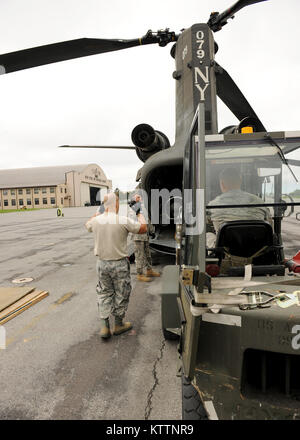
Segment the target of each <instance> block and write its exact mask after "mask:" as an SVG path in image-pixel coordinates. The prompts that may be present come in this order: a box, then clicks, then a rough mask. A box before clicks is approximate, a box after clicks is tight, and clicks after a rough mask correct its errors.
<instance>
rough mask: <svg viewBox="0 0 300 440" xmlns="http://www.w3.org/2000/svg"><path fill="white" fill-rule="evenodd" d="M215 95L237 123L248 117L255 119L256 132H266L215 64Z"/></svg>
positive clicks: (239, 92)
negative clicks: (235, 118) (234, 117)
mask: <svg viewBox="0 0 300 440" xmlns="http://www.w3.org/2000/svg"><path fill="white" fill-rule="evenodd" d="M216 67H217V68H216V82H217V95H218V96H219V98H220V99H221V100H222V101H223V102H224V104H225V105H226V106H227V107H228V108H229V110H231V111H232V113H233V114H234V115H235V116H236V117H237V118H238V120H239V121H241V120H242V119H244V118H246V117H247V116H248V117H251V118H255V119H257V123H258V124H257V129H258V131H266V129H265V127H264V126H263V124H262V122H261V121H260V120H259V118H258V117H257V115H256V113H255V111H254V110H253V108H252V107H251V105H250V104H249V102H248V101H247V99H246V98H245V96H244V95H243V93H242V92H241V91H240V89H239V88H238V86H237V85H236V84H235V82H234V81H233V79H232V78H231V76H230V75H229V74H228V73H227V72H226V70H225V69H223V67H221V66H220V65H219V64H218V63H216Z"/></svg>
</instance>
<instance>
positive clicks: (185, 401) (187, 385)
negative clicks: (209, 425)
mask: <svg viewBox="0 0 300 440" xmlns="http://www.w3.org/2000/svg"><path fill="white" fill-rule="evenodd" d="M181 380H182V420H208V417H207V414H206V411H205V409H204V406H203V403H202V400H201V398H200V396H199V393H198V391H197V390H196V388H195V387H193V385H192V384H191V382H190V381H189V380H188V379H187V378H186V377H184V375H182V377H181Z"/></svg>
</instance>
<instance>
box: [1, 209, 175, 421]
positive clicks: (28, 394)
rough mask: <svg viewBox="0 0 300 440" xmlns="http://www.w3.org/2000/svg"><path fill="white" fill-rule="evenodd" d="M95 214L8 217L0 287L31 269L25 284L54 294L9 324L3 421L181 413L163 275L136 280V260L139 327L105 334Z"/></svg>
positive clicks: (134, 310)
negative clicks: (90, 222)
mask: <svg viewBox="0 0 300 440" xmlns="http://www.w3.org/2000/svg"><path fill="white" fill-rule="evenodd" d="M94 212H95V208H94V207H85V208H68V209H65V210H64V217H57V215H56V210H55V209H53V210H51V209H50V210H49V209H47V210H40V211H28V212H16V213H7V214H2V215H1V216H0V225H1V231H2V234H1V237H2V238H1V257H0V259H1V264H0V286H3V287H4V286H14V285H16V284H13V283H12V280H14V279H16V278H23V277H25V278H28V277H31V278H33V281H32V282H30V283H27V284H26V286H33V287H36V288H37V289H41V290H48V291H49V293H50V294H49V296H48V297H47V298H45V299H43V300H42V301H41V302H39V303H37V304H35V305H34V306H32V307H31V308H29V309H27V310H26V311H25V312H24V313H22V314H20V315H18V316H17V317H15V318H14V319H12V320H11V321H8V322H7V323H5V324H4V327H5V330H6V349H5V350H0V363H1V375H0V389H1V393H0V420H6V419H14V420H17V419H21V420H27V419H34V420H38V419H46V420H60V419H64V420H69V419H71V420H79V419H84V420H180V419H181V379H180V377H178V376H177V370H178V353H177V342H176V341H166V340H165V339H164V338H163V335H162V331H161V318H160V295H159V292H160V282H161V279H160V278H157V279H155V280H154V281H152V282H151V283H141V282H136V280H135V265H134V264H133V265H131V270H132V285H133V290H132V294H131V298H130V305H129V310H128V313H127V319H128V320H130V321H132V322H133V324H134V327H133V329H132V330H131V331H130V332H128V333H125V334H123V335H120V336H113V337H112V338H111V339H110V340H108V341H103V340H102V339H101V338H100V336H99V321H98V316H97V306H96V294H95V286H96V283H97V277H96V271H95V266H96V257H95V256H94V255H93V235H92V234H89V233H88V232H87V230H86V229H85V227H84V223H85V222H86V220H87V219H88V218H89V217H90V216H91V215H92V214H93V213H94ZM155 270H162V267H161V266H155ZM20 285H22V284H20Z"/></svg>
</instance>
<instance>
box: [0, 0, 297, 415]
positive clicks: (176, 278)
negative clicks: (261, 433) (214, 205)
mask: <svg viewBox="0 0 300 440" xmlns="http://www.w3.org/2000/svg"><path fill="white" fill-rule="evenodd" d="M262 1H268V0H256V1H253V0H252V1H251V0H239V1H237V2H236V3H235V4H234V5H233V6H231V7H230V8H228V9H226V10H225V11H224V12H223V13H218V12H213V13H212V14H211V16H210V18H209V20H208V22H207V23H205V24H203V23H200V24H195V25H193V26H192V27H190V28H188V29H185V30H182V31H181V33H180V34H176V33H175V32H172V31H170V30H169V29H165V30H160V31H157V32H152V31H148V32H147V33H146V34H145V35H144V36H143V37H141V38H137V39H134V40H103V39H102V40H99V39H97V40H96V39H93V40H91V39H80V40H73V41H67V42H63V43H56V44H53V45H47V46H41V47H37V48H33V49H26V50H24V51H18V52H13V53H9V54H5V55H0V71H1V72H2V73H9V72H13V71H17V70H23V69H26V68H30V67H35V66H39V65H43V64H50V63H54V62H58V61H64V60H67V59H71V58H78V57H83V56H88V55H93V54H100V53H105V52H111V51H118V50H122V49H127V48H131V47H135V46H143V45H148V44H158V45H159V46H162V47H164V46H166V45H167V44H172V49H171V55H172V56H173V58H174V59H175V63H176V70H175V72H174V73H173V78H174V80H175V81H176V135H175V142H174V145H170V142H169V140H168V138H167V136H166V135H165V134H164V133H162V132H160V131H158V130H157V129H154V128H153V127H151V126H150V125H149V124H145V123H143V124H139V125H138V126H137V127H135V128H134V129H133V131H132V141H133V144H134V145H135V146H127V147H126V146H120V147H115V148H122V149H123V148H125V149H132V150H136V153H137V155H138V157H139V158H140V159H141V160H142V162H144V165H143V167H142V168H141V169H140V170H139V172H138V175H137V182H138V184H139V186H140V188H142V189H144V190H145V192H146V193H147V194H149V196H150V197H149V198H150V202H151V191H152V190H153V189H157V190H160V189H162V188H166V189H169V190H170V191H172V190H174V189H176V188H181V187H182V185H183V183H184V182H185V181H187V183H189V182H188V181H189V180H192V181H193V185H194V186H196V185H198V183H199V182H198V180H199V179H198V177H199V176H200V178H202V176H201V172H200V173H199V172H198V171H199V167H198V165H199V164H198V162H197V163H196V164H195V165H196V166H195V167H193V166H194V165H193V160H194V159H195V157H196V156H193V155H190V157H186V152H187V151H189V141H187V139H188V137H191V135H192V136H194V135H195V132H194V131H193V129H192V128H191V127H194V122H195V121H196V122H197V119H195V115H197V114H200V115H202V117H203V119H202V125H201V129H202V132H201V130H199V127H198V148H199V146H200V144H201V142H200V134H201V133H202V137H203V136H204V135H205V136H204V137H205V139H202V141H204V142H202V146H204V148H203V149H202V153H201V154H202V156H204V161H202V162H205V160H206V159H205V154H206V147H207V151H208V155H209V154H210V156H208V158H209V161H210V162H211V164H213V165H215V164H216V162H217V165H218V166H219V165H223V164H224V163H225V162H226V161H227V162H228V157H224V154H225V153H226V152H229V153H230V152H231V151H232V150H235V151H234V155H233V156H232V157H231V158H229V161H230V160H231V159H233V162H232V163H235V164H236V165H237V164H238V163H239V162H237V160H236V159H237V158H238V157H239V156H242V161H240V162H242V163H243V166H244V169H245V170H246V169H247V170H250V172H251V170H252V171H253V170H254V171H256V172H257V171H260V174H258V173H256V174H255V173H253V172H252V175H251V177H252V181H251V183H253V186H254V187H255V188H256V189H260V190H262V191H264V188H267V186H268V185H269V180H268V179H269V178H270V177H272V178H273V180H274V182H275V183H276V182H277V189H275V190H274V191H273V193H274V194H273V195H274V196H275V197H274V201H275V203H271V205H274V211H275V215H274V234H272V233H271V234H270V243H269V245H270V246H268V247H270V248H272V252H273V251H274V258H275V260H276V261H271V263H270V262H268V261H267V262H263V264H258V265H257V267H254V268H253V273H254V275H255V270H256V271H262V270H263V271H264V275H266V277H265V278H266V279H264V278H263V282H264V285H263V287H262V288H261V289H260V290H259V291H256V289H254V288H253V285H249V286H248V287H247V286H246V287H245V286H244V282H245V280H240V279H239V278H238V277H240V278H242V277H243V276H244V267H238V269H239V270H240V269H241V273H240V274H238V275H236V272H235V273H233V275H229V276H228V278H222V277H220V278H217V277H215V279H214V280H213V281H215V283H213V282H212V283H211V279H210V278H209V277H208V276H207V275H208V274H207V273H205V270H206V267H205V264H206V255H205V251H206V249H205V243H204V246H203V242H201V243H200V240H198V237H197V236H195V237H193V236H192V237H191V238H190V241H189V240H187V241H185V242H184V239H185V238H184V237H183V239H182V236H181V237H179V242H180V245H182V243H183V246H182V252H181V256H179V261H177V263H179V264H176V265H172V266H167V267H166V268H165V269H166V270H165V271H164V274H163V277H162V284H163V288H162V293H161V296H162V318H163V319H162V321H163V322H162V329H163V332H164V336H165V339H172V336H174V335H176V332H175V333H174V332H172V331H170V330H176V331H178V333H180V341H179V350H178V351H179V353H180V355H181V360H182V366H181V368H182V372H183V375H182V377H183V418H184V419H186V420H190V419H191V418H192V419H195V420H199V419H203V418H207V414H208V418H210V419H214V418H216V416H218V418H223V419H234V418H236V419H243V418H252V419H253V418H280V417H282V414H283V415H284V417H286V418H299V417H300V413H299V405H298V402H299V389H300V388H299V380H298V375H297V374H296V372H297V371H298V370H299V357H300V356H299V355H298V353H297V352H295V351H293V350H294V348H293V347H292V346H290V344H289V342H290V338H291V336H292V335H291V330H292V329H291V328H290V327H291V325H292V324H294V323H295V324H297V323H299V311H298V309H297V305H296V301H297V302H298V305H299V297H298V294H297V297H296V296H295V294H296V293H297V292H298V288H299V287H297V286H299V278H298V276H297V273H296V271H295V274H290V275H292V277H289V276H287V275H286V276H285V277H284V276H283V273H284V272H285V270H286V268H285V266H284V265H283V264H282V263H283V255H282V251H283V249H282V242H281V234H280V232H281V229H280V226H281V220H282V217H283V213H284V211H285V206H284V203H283V201H282V200H281V196H282V191H281V187H282V173H281V168H282V164H284V165H285V166H286V167H287V168H289V170H290V172H291V174H293V172H292V170H291V168H290V166H291V165H292V166H299V165H300V161H299V160H292V159H286V157H285V154H286V153H289V152H292V151H294V150H296V149H297V148H298V147H299V138H300V136H299V132H298V134H297V135H296V134H295V133H296V132H294V133H290V134H289V135H286V133H284V132H281V133H275V134H273V133H272V134H270V133H268V132H267V131H266V128H265V127H264V125H263V123H262V121H261V120H260V119H259V117H258V116H257V114H256V113H255V111H254V110H253V108H252V107H251V105H250V104H249V102H248V101H247V100H246V98H245V96H244V95H243V93H242V92H241V91H240V89H239V88H238V86H237V85H236V84H235V82H234V81H233V79H232V78H231V77H230V75H229V74H228V73H227V71H226V70H225V69H224V68H223V67H221V66H220V65H219V64H218V63H217V62H216V61H215V59H214V58H215V54H216V53H217V50H218V47H217V44H216V43H215V41H214V38H213V34H214V33H215V32H218V31H220V30H221V29H222V28H223V27H224V25H226V24H227V22H228V20H229V19H230V18H233V16H234V14H236V13H237V12H238V11H239V10H241V9H242V8H244V7H246V6H250V5H252V4H255V3H260V2H262ZM217 96H218V97H219V98H220V99H221V100H222V101H223V102H224V103H225V105H226V106H227V107H228V108H229V110H230V111H231V112H232V113H233V114H234V115H235V117H236V118H237V119H238V121H239V123H238V125H235V126H233V125H232V126H228V127H225V128H223V129H222V130H221V131H220V132H219V131H218V120H217V105H216V98H217ZM199 105H200V109H202V110H201V111H200V112H199V110H198V109H199ZM278 139H280V140H278ZM256 143H261V144H262V145H256ZM279 143H280V144H281V145H283V148H281V146H280V145H279ZM212 144H214V145H212ZM233 144H235V148H233ZM249 144H250V145H249ZM223 145H225V148H224V147H223ZM193 146H194V147H195V149H196V146H197V142H196V141H195V143H194V145H193ZM256 146H258V147H260V148H257V149H255V148H256ZM75 147H76V146H75ZM77 147H79V148H82V146H77ZM86 147H87V148H90V147H91V146H86ZM73 148H74V146H73ZM92 148H93V146H92ZM94 148H110V147H105V146H94ZM203 150H204V152H205V153H204V152H203ZM250 150H251V151H250ZM258 151H262V152H263V153H264V154H263V155H261V156H258V162H259V166H256V165H255V160H256V154H255V153H257V152H258ZM216 152H217V153H218V160H217V161H216V158H217V156H216ZM225 156H226V154H225ZM189 159H190V161H189ZM218 161H219V162H218ZM194 162H195V161H194ZM200 162H201V161H199V163H200ZM190 163H192V166H190ZM273 164H274V166H273ZM279 167H280V168H279ZM215 168H216V167H215ZM211 169H212V168H211ZM278 171H279V172H278ZM264 172H265V174H264ZM272 173H273V174H272ZM190 177H191V179H190ZM212 177H215V176H209V179H208V181H209V183H210V185H209V186H208V191H207V194H209V191H211V194H209V196H210V199H212V198H213V197H214V194H213V192H216V191H217V188H216V184H215V179H213V178H212ZM245 177H249V175H246V176H245ZM253 177H254V178H255V179H253ZM249 180H250V179H248V181H249ZM259 187H260V188H259ZM265 195H267V190H265ZM166 203H168V204H169V207H171V206H170V205H171V203H172V201H171V200H167V201H166ZM289 205H290V206H292V205H298V206H299V205H300V203H293V202H291V203H289ZM231 207H232V206H231ZM161 208H162V211H161V217H162V216H163V209H164V206H162V207H161ZM205 208H206V207H205V205H204V206H203V210H202V214H203V215H205ZM161 217H160V218H159V222H158V224H157V230H158V232H157V235H158V237H157V240H156V243H155V242H152V247H153V248H154V249H157V250H158V248H160V249H161V250H162V251H163V252H166V253H174V249H175V247H174V246H173V244H172V243H174V242H175V240H174V231H175V228H176V226H177V224H176V222H175V218H173V219H172V220H173V222H171V224H170V225H168V226H165V225H164V224H162V222H161V221H160V219H161ZM269 226H270V225H269ZM268 229H269V231H270V228H268ZM176 232H177V228H176ZM246 232H248V231H246ZM202 235H205V234H202ZM246 236H247V237H248V235H247V234H246ZM237 237H238V239H239V238H241V235H240V234H238V235H237ZM273 238H275V241H274V242H273ZM253 241H254V239H253ZM271 241H272V243H271ZM198 242H199V243H198ZM198 244H199V246H198V248H197V245H198ZM200 245H201V246H202V247H201V246H200ZM198 249H199V250H200V251H201V252H202V254H201V256H202V258H198V257H199V253H198ZM269 251H270V249H269ZM275 251H276V252H275ZM234 255H235V254H234ZM272 255H273V254H272ZM176 257H177V255H176ZM258 258H266V255H260V256H258ZM181 259H183V264H181V263H182V261H181ZM291 264H292V266H293V267H298V268H300V260H299V258H298V260H297V261H296V260H295V261H292V263H291ZM200 265H201V267H200ZM203 265H204V267H202V266H203ZM254 266H255V265H254ZM234 269H235V270H236V269H237V268H234ZM232 270H233V269H232V268H231V271H232ZM245 272H246V271H245ZM272 275H275V280H276V281H277V282H275V281H274V280H273V279H272ZM245 276H246V273H245ZM245 278H246V277H245ZM250 281H251V280H250ZM226 282H227V283H226ZM241 282H242V287H243V289H244V288H246V289H247V290H248V291H244V292H243V291H242V290H239V292H238V293H236V292H229V293H230V294H231V295H234V297H233V296H231V299H230V300H229V299H228V297H227V296H225V295H227V292H225V290H226V289H225V287H226V286H225V287H224V285H225V284H227V287H228V290H231V289H232V287H234V286H235V285H236V286H237V288H238V289H239V288H240V283H241ZM255 282H256V284H257V285H259V284H260V283H259V282H258V281H255ZM217 283H219V284H220V286H219V288H218V289H217V288H216V286H214V285H213V284H217ZM211 284H212V286H211ZM205 289H207V290H208V293H209V295H210V297H209V295H207V294H206V291H205ZM267 289H269V290H271V291H272V292H271V293H268V292H265V290H267ZM294 289H297V290H296V291H295V292H293V290H294ZM214 290H215V291H214ZM219 292H220V295H217V294H219ZM240 293H243V297H241V295H240ZM279 294H280V295H281V296H280V297H279V296H278V295H279ZM265 295H267V298H264V296H265ZM288 295H294V297H293V300H294V301H295V303H294V305H292V307H294V309H293V313H292V314H291V313H290V312H289V309H288V308H287V309H285V306H286V303H285V304H282V301H283V303H284V302H285V301H287V302H288V301H290V300H291V297H289V296H288ZM201 296H202V298H201ZM224 299H226V300H227V303H225V302H224V303H222V301H223V300H224ZM228 301H230V304H231V305H234V306H236V305H238V306H239V308H240V306H241V308H240V309H239V310H237V308H236V307H235V308H234V307H232V309H233V310H231V309H227V310H226V311H225V313H223V310H222V309H225V307H224V306H225V305H226V304H227V305H228ZM237 301H239V303H237ZM275 301H277V302H276V303H275ZM271 302H273V303H274V304H275V306H274V307H273V306H272V307H271V306H270V304H271ZM212 303H213V305H214V306H215V307H214V308H215V309H216V308H217V309H221V312H220V311H219V310H217V311H216V310H215V311H214V312H212V311H210V310H208V309H207V307H204V306H206V305H208V304H212ZM203 305H204V306H203ZM269 306H270V309H269V308H268V307H269ZM265 308H266V309H267V310H266V311H265ZM201 309H202V310H201ZM203 310H204V311H205V312H206V313H204V314H203V316H202V312H203ZM198 312H199V313H198ZM215 312H216V313H215ZM287 321H289V322H291V324H290V325H288V324H287ZM178 333H177V336H178ZM297 349H298V348H297ZM224 377H226V380H224ZM282 378H284V383H283V380H282ZM279 379H280V380H279ZM279 382H280V383H279ZM278 384H279V388H280V389H279V391H280V401H279V403H278V402H276V401H275V399H274V397H275V398H276V399H277V398H278V397H277V395H275V394H274V393H273V389H272V387H273V386H274V385H276V386H277V385H278ZM269 385H271V387H269ZM241 386H242V388H241ZM269 388H270V389H269ZM281 388H283V391H284V392H283V393H282V390H281ZM294 388H295V390H296V391H295V390H294ZM199 390H200V392H201V398H200V394H199ZM275 391H276V392H277V390H275ZM293 393H296V398H295V399H294V400H293V399H291V397H293V396H292V394H293ZM282 395H283V397H282ZM281 397H282V399H281ZM291 400H293V401H292V405H291V406H289V405H290V401H291ZM204 410H205V411H204Z"/></svg>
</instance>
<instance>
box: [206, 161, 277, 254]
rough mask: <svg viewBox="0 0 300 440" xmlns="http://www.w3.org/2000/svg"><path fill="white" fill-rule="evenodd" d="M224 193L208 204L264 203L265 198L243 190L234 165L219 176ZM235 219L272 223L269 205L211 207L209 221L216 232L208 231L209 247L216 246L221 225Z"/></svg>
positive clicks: (240, 178)
mask: <svg viewBox="0 0 300 440" xmlns="http://www.w3.org/2000/svg"><path fill="white" fill-rule="evenodd" d="M219 181H220V188H221V191H222V194H220V195H219V196H217V197H216V198H215V199H214V200H212V201H211V202H210V203H209V204H208V206H210V205H211V206H216V205H255V204H256V205H258V204H262V205H263V203H264V202H263V200H262V199H261V198H260V197H258V196H256V195H254V194H251V193H248V192H245V191H242V190H241V185H242V177H241V175H240V173H239V171H238V170H237V169H236V168H233V167H227V168H225V169H224V170H223V171H222V172H221V173H220V176H219ZM234 220H265V221H267V222H269V223H270V224H271V225H272V217H271V214H270V211H269V209H268V208H267V207H265V206H261V207H257V206H254V207H251V206H248V207H244V208H240V207H237V208H229V207H228V208H227V207H226V208H220V209H218V208H216V209H210V212H209V214H208V218H207V223H208V224H209V223H212V224H213V228H214V231H215V233H213V232H207V234H206V242H207V246H208V248H214V247H215V243H216V234H217V233H218V231H219V229H220V227H221V226H222V225H223V224H224V223H225V222H229V221H234Z"/></svg>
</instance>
